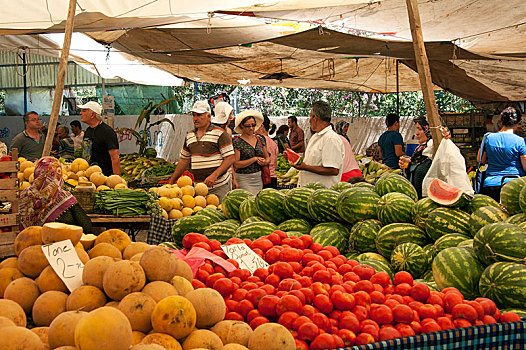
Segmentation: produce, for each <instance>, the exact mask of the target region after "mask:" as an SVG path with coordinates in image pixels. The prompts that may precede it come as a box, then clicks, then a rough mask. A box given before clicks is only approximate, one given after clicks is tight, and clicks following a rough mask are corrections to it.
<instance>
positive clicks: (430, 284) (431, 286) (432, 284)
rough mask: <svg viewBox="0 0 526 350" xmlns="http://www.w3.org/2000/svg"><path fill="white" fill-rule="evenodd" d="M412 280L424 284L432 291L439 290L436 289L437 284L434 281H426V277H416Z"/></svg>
mask: <svg viewBox="0 0 526 350" xmlns="http://www.w3.org/2000/svg"><path fill="white" fill-rule="evenodd" d="M413 282H414V283H421V284H425V285H426V286H427V287H428V288H429V290H430V291H431V292H433V291H434V292H438V291H439V290H438V286H437V284H436V282H435V281H428V280H426V279H420V278H417V279H416V280H414V281H413Z"/></svg>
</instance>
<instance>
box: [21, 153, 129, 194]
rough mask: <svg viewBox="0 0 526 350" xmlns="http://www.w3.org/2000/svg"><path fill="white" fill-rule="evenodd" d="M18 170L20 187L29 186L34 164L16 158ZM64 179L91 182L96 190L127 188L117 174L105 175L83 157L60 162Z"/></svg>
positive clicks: (74, 182) (32, 178) (76, 182)
mask: <svg viewBox="0 0 526 350" xmlns="http://www.w3.org/2000/svg"><path fill="white" fill-rule="evenodd" d="M18 162H19V163H20V170H19V172H18V179H19V180H20V181H19V182H20V189H21V190H23V189H25V188H27V187H29V184H30V183H31V182H32V181H33V180H34V171H35V164H34V163H33V162H31V161H29V160H26V159H25V158H23V157H20V158H18ZM62 173H63V176H64V181H65V182H67V183H68V184H70V185H71V186H77V185H78V184H79V182H91V183H92V184H93V185H94V186H95V188H96V189H97V191H99V190H102V189H110V188H116V189H118V188H128V186H127V185H126V181H125V180H124V179H123V178H121V177H120V176H119V175H110V176H105V175H104V174H103V173H102V169H101V168H100V167H99V166H98V165H92V166H90V165H89V164H88V162H87V161H86V160H85V159H83V158H77V159H75V160H74V161H73V162H72V163H64V164H62Z"/></svg>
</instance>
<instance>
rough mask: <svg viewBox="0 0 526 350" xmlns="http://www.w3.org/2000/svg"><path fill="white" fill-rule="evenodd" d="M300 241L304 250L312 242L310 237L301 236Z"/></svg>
mask: <svg viewBox="0 0 526 350" xmlns="http://www.w3.org/2000/svg"><path fill="white" fill-rule="evenodd" d="M300 239H301V240H302V241H303V247H304V248H309V247H310V246H311V244H312V242H313V239H312V236H310V235H303V236H301V237H300Z"/></svg>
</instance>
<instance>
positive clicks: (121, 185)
mask: <svg viewBox="0 0 526 350" xmlns="http://www.w3.org/2000/svg"><path fill="white" fill-rule="evenodd" d="M114 188H115V189H116V190H118V189H126V188H128V186H126V184H123V183H120V184H116V185H115V187H114Z"/></svg>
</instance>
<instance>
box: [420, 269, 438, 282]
mask: <svg viewBox="0 0 526 350" xmlns="http://www.w3.org/2000/svg"><path fill="white" fill-rule="evenodd" d="M422 278H423V279H424V280H426V281H428V282H433V283H435V278H434V277H433V270H432V269H431V270H427V271H426V272H424V274H423V275H422Z"/></svg>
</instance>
